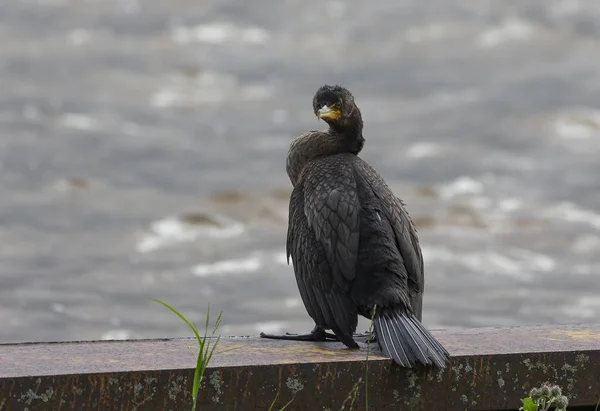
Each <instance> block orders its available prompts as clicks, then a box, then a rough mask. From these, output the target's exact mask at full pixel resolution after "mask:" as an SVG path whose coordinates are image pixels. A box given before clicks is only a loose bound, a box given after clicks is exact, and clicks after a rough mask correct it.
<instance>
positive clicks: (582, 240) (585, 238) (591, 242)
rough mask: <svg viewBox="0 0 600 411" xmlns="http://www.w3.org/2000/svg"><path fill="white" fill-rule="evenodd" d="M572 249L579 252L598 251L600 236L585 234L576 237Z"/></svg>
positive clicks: (599, 248)
mask: <svg viewBox="0 0 600 411" xmlns="http://www.w3.org/2000/svg"><path fill="white" fill-rule="evenodd" d="M571 249H572V250H573V251H574V252H576V253H578V254H587V253H597V252H598V250H600V237H598V236H597V235H592V234H583V235H581V236H579V237H577V238H576V239H575V241H574V242H573V245H571Z"/></svg>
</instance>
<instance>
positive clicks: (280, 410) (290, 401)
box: [279, 398, 294, 411]
mask: <svg viewBox="0 0 600 411" xmlns="http://www.w3.org/2000/svg"><path fill="white" fill-rule="evenodd" d="M293 401H294V399H293V398H292V399H291V400H289V401H288V403H287V404H285V405H284V406H283V408H280V409H279V411H283V410H285V409H286V408H287V407H288V406H289V405H290V404H291V403H292V402H293Z"/></svg>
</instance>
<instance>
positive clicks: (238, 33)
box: [171, 22, 271, 45]
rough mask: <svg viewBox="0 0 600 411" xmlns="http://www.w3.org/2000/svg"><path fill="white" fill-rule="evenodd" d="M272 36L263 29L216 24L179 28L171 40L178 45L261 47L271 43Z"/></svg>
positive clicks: (172, 34)
mask: <svg viewBox="0 0 600 411" xmlns="http://www.w3.org/2000/svg"><path fill="white" fill-rule="evenodd" d="M270 37H271V34H270V33H269V32H268V31H267V30H266V29H264V28H262V27H257V26H254V27H239V26H236V25H235V24H233V23H228V22H215V23H208V24H199V25H197V26H193V27H188V26H178V27H175V28H173V30H172V31H171V39H172V40H173V41H174V42H175V43H178V44H190V43H207V44H224V43H241V44H249V45H261V44H265V43H267V42H268V41H269V39H270Z"/></svg>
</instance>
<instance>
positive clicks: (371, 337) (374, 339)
mask: <svg viewBox="0 0 600 411" xmlns="http://www.w3.org/2000/svg"><path fill="white" fill-rule="evenodd" d="M352 337H353V338H366V340H365V344H372V343H375V342H377V335H376V334H375V331H372V332H371V333H370V334H369V333H368V332H366V333H360V334H354V335H353V336H352Z"/></svg>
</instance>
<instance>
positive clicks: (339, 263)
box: [261, 85, 449, 368]
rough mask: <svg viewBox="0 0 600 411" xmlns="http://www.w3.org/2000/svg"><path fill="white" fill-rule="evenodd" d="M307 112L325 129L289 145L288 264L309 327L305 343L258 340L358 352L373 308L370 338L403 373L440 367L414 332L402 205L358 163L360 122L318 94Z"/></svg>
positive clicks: (416, 279) (443, 355)
mask: <svg viewBox="0 0 600 411" xmlns="http://www.w3.org/2000/svg"><path fill="white" fill-rule="evenodd" d="M313 109H314V112H315V114H316V115H317V116H318V118H321V119H323V120H325V121H326V122H327V123H328V124H329V130H327V131H310V132H308V133H305V134H303V135H301V136H299V137H297V138H296V139H295V140H294V141H293V142H292V143H291V145H290V149H289V152H288V156H287V163H286V169H287V173H288V176H289V178H290V180H291V182H292V185H293V186H294V189H293V191H292V195H291V198H290V210H289V223H288V233H287V257H288V263H289V258H290V256H291V257H292V261H293V265H294V272H295V275H296V281H297V283H298V288H299V290H300V295H301V297H302V301H303V302H304V306H305V307H306V310H307V311H308V314H309V315H310V316H311V317H312V319H313V320H314V321H315V324H316V326H315V328H314V329H313V330H312V332H311V333H310V334H305V335H293V334H286V335H267V334H261V336H262V337H264V338H279V339H287V340H302V341H325V340H327V339H328V338H329V339H336V340H339V341H341V342H343V343H344V344H345V345H346V346H347V347H349V348H359V347H358V344H357V343H356V342H355V341H354V338H353V337H354V332H355V330H356V326H357V322H358V314H360V315H362V316H364V317H366V318H369V319H370V318H372V315H373V310H374V309H375V314H374V326H375V336H376V340H377V342H378V344H379V347H380V348H381V350H382V352H383V353H384V354H385V355H386V356H389V357H391V358H392V359H393V360H394V361H395V362H396V363H397V364H399V365H401V366H403V367H412V366H414V365H416V364H417V363H422V364H426V365H430V364H435V365H437V366H438V367H442V368H443V367H445V366H446V363H447V361H448V356H449V355H448V352H447V351H446V350H445V349H444V347H443V346H442V345H441V344H440V343H439V342H438V341H436V339H435V338H434V337H433V336H432V335H431V334H430V333H429V331H427V329H426V328H425V327H424V326H423V325H422V324H421V311H422V304H423V285H424V284H423V257H422V255H421V249H420V246H419V240H418V238H417V233H416V230H415V227H414V225H413V223H412V221H411V219H410V217H409V215H408V213H407V211H406V209H405V207H404V203H403V202H402V201H401V200H400V199H399V198H397V197H396V196H395V195H394V193H392V191H391V190H390V188H389V187H388V186H387V184H386V183H385V181H384V180H383V178H382V177H381V176H380V175H379V174H378V173H377V172H376V171H375V170H374V169H373V168H372V167H371V166H370V165H369V164H367V163H366V162H365V161H363V160H362V159H361V158H360V157H358V153H359V152H360V151H361V149H362V147H363V144H364V138H363V135H362V129H363V121H362V117H361V113H360V110H359V109H358V107H357V106H356V104H355V103H354V97H353V96H352V94H350V92H349V91H348V90H346V89H345V88H343V87H340V86H328V85H325V86H322V87H321V88H320V89H319V90H318V91H317V93H316V94H315V96H314V98H313ZM326 329H331V330H332V331H333V333H334V334H335V335H331V334H329V333H327V332H325V330H326Z"/></svg>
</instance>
